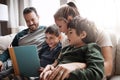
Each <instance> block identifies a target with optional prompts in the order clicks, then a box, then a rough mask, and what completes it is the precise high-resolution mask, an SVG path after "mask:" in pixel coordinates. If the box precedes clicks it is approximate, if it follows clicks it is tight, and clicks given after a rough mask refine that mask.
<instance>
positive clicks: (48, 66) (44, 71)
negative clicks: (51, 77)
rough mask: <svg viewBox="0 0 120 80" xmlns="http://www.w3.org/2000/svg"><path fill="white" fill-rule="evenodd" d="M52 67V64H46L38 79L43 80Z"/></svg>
mask: <svg viewBox="0 0 120 80" xmlns="http://www.w3.org/2000/svg"><path fill="white" fill-rule="evenodd" d="M53 69H54V66H52V65H47V66H46V67H45V68H44V70H43V71H42V72H41V74H40V80H42V79H43V80H45V79H46V77H47V76H48V73H51V71H52V70H53Z"/></svg>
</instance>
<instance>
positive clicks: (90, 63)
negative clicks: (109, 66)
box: [68, 46, 104, 80]
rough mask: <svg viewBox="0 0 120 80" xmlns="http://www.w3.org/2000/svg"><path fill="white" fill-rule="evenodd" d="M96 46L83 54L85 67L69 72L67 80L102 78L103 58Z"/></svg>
mask: <svg viewBox="0 0 120 80" xmlns="http://www.w3.org/2000/svg"><path fill="white" fill-rule="evenodd" d="M99 49H100V48H99V47H98V46H94V47H91V48H89V49H88V50H87V52H86V54H85V56H86V57H85V58H86V64H87V67H86V68H85V69H77V70H75V71H73V72H71V73H70V77H69V79H68V80H102V78H103V75H104V60H103V57H102V54H101V52H100V50H99Z"/></svg>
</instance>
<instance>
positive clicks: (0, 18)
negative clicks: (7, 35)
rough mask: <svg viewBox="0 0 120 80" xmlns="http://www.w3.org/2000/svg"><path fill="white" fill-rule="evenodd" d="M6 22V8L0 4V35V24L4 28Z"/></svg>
mask: <svg viewBox="0 0 120 80" xmlns="http://www.w3.org/2000/svg"><path fill="white" fill-rule="evenodd" d="M7 21H8V6H7V5H4V4H0V35H1V34H2V24H4V23H5V24H4V26H6V25H7V23H6V22H7ZM3 28H4V27H3Z"/></svg>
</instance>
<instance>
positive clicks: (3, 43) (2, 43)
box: [0, 34, 15, 53]
mask: <svg viewBox="0 0 120 80" xmlns="http://www.w3.org/2000/svg"><path fill="white" fill-rule="evenodd" d="M14 36H15V34H10V35H6V36H0V53H2V52H3V51H4V50H6V49H7V48H8V46H9V45H10V44H11V42H12V40H13V38H14Z"/></svg>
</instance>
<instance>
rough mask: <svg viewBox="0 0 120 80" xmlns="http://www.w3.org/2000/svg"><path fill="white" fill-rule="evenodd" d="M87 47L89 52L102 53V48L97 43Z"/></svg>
mask: <svg viewBox="0 0 120 80" xmlns="http://www.w3.org/2000/svg"><path fill="white" fill-rule="evenodd" d="M86 47H87V49H88V50H89V51H97V50H98V51H101V48H100V47H99V46H98V45H97V44H96V43H89V44H87V45H86Z"/></svg>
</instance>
